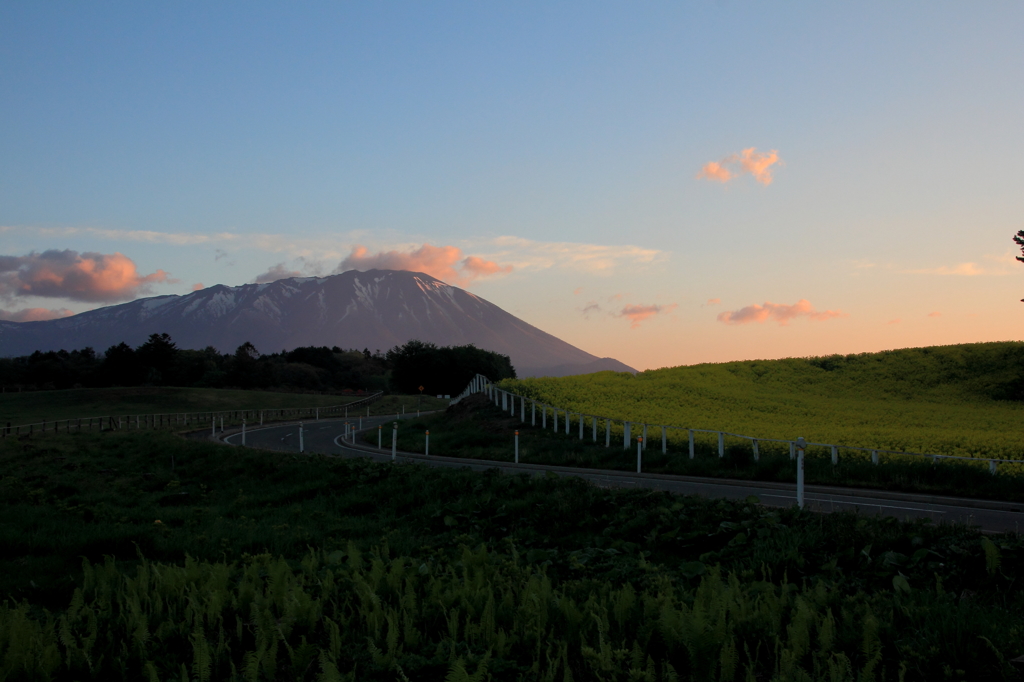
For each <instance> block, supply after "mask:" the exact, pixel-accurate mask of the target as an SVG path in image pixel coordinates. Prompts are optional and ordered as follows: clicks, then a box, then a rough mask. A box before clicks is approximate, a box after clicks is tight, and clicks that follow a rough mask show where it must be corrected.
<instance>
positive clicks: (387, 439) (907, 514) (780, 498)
mask: <svg viewBox="0 0 1024 682" xmlns="http://www.w3.org/2000/svg"><path fill="white" fill-rule="evenodd" d="M414 416H415V415H407V416H406V418H411V417H414ZM347 421H349V422H350V424H351V427H350V428H352V429H358V428H360V426H361V427H362V428H363V430H370V431H374V430H378V426H381V427H383V428H382V429H380V430H379V431H380V432H381V433H382V438H381V441H382V444H383V445H384V450H377V449H376V448H372V447H364V446H362V445H353V444H351V443H348V442H343V441H344V436H345V433H346V427H345V422H346V420H344V419H331V420H321V421H310V422H305V423H304V424H303V427H302V437H303V445H304V450H305V452H307V453H321V454H328V455H335V456H342V457H369V458H371V459H375V460H378V461H391V449H390V446H391V433H390V431H391V428H390V424H391V423H392V422H394V421H395V417H371V418H366V417H364V418H363V419H362V422H361V424H360V421H359V419H350V420H347ZM222 440H223V441H224V442H226V443H229V444H232V445H240V444H241V440H242V434H241V433H238V432H235V433H231V434H228V435H226V436H225V437H223V438H222ZM246 445H248V446H249V447H255V448H261V449H266V450H276V451H278V452H299V425H298V423H295V424H285V425H275V426H268V427H263V428H256V429H250V430H248V432H247V433H246ZM397 459H399V460H402V461H416V462H421V463H424V464H428V465H431V466H445V467H469V468H470V469H474V470H477V471H483V470H486V469H494V468H496V469H499V470H501V471H504V472H506V473H513V474H522V473H525V474H532V475H543V474H546V473H547V472H553V473H555V474H557V475H560V476H578V477H580V478H583V479H586V480H588V481H591V482H593V483H594V484H595V485H599V486H602V487H609V488H612V487H614V488H648V489H654V490H666V491H669V492H673V493H677V494H680V495H701V496H703V497H708V498H729V499H745V498H747V497H749V496H751V495H754V496H756V497H757V498H758V500H760V502H761V504H763V505H767V506H773V507H788V506H792V505H793V504H796V485H795V484H791V483H762V482H752V481H730V480H723V479H709V478H697V477H692V476H670V475H666V474H636V473H629V472H620V471H607V470H598V469H580V468H575V467H559V466H547V465H542V464H513V463H511V462H489V461H483V460H467V459H460V458H456V457H437V456H431V457H429V458H428V457H425V456H423V455H416V454H411V453H397ZM804 499H805V504H806V506H807V507H808V508H811V509H814V510H816V511H823V512H829V511H841V510H854V511H857V512H858V513H861V514H871V515H875V514H880V515H883V516H895V517H897V518H899V519H904V520H905V519H913V518H929V519H932V520H933V521H935V522H937V523H966V524H970V525H975V526H980V527H981V528H982V529H984V530H986V531H990V532H1001V531H1014V532H1019V531H1021V530H1024V504H1014V503H1007V502H989V501H983V500H968V499H961V498H953V497H937V496H932V495H915V494H909V493H893V492H888V491H876V490H856V489H853V488H833V487H828V486H811V485H809V486H807V487H806V489H805V492H804Z"/></svg>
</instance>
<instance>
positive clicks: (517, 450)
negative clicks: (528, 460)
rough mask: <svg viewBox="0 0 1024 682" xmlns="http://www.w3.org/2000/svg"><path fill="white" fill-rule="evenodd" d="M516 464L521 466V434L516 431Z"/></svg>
mask: <svg viewBox="0 0 1024 682" xmlns="http://www.w3.org/2000/svg"><path fill="white" fill-rule="evenodd" d="M516 464H519V432H518V431H516Z"/></svg>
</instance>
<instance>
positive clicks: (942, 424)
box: [505, 342, 1024, 459]
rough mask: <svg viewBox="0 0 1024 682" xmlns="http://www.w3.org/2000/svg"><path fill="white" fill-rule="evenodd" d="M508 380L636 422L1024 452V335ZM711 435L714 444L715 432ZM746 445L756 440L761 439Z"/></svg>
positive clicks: (988, 453)
mask: <svg viewBox="0 0 1024 682" xmlns="http://www.w3.org/2000/svg"><path fill="white" fill-rule="evenodd" d="M505 385H506V387H507V388H509V389H511V390H514V391H515V392H518V393H523V394H525V395H527V396H529V397H533V398H536V399H538V400H541V401H544V402H546V403H549V404H552V405H555V406H557V407H559V408H568V409H570V410H572V411H579V412H583V413H585V414H597V415H601V416H607V417H611V418H613V419H627V420H630V421H634V422H647V423H650V424H672V425H677V426H683V427H687V428H698V429H715V430H720V431H730V432H732V433H739V434H743V435H746V436H752V437H759V438H779V439H784V440H794V439H796V438H797V437H798V436H803V437H804V438H806V439H807V440H808V441H813V442H818V443H834V444H841V445H848V446H859V447H868V448H890V449H894V450H905V451H913V452H928V453H935V454H945V455H967V456H975V457H981V458H984V457H995V458H1015V459H1021V458H1024V439H1022V438H1021V436H1020V424H1021V422H1022V420H1024V343H1019V342H1005V343H983V344H964V345H960V346H939V347H933V348H910V349H904V350H897V351H886V352H882V353H864V354H861V355H847V356H830V357H822V358H790V359H785V360H753V361H744V362H726V363H719V364H703V365H693V366H688V367H672V368H667V369H658V370H650V371H647V372H641V373H640V374H637V375H636V376H633V375H630V374H627V373H616V372H599V373H597V374H590V375H586V376H576V377H564V378H558V379H524V380H521V381H507V382H505ZM619 432H620V433H621V429H620V431H619ZM672 437H673V438H674V440H673V445H674V446H675V447H676V448H680V447H682V446H683V445H685V440H686V433H685V432H682V433H679V432H672ZM699 438H703V439H705V440H704V441H703V444H705V445H708V444H710V443H711V439H712V438H714V436H710V435H707V436H699ZM733 444H734V445H739V444H741V441H735V442H734V443H733ZM742 447H744V448H746V449H748V450H749V449H750V444H749V442H742ZM764 447H765V449H770V448H771V447H772V446H770V445H769V444H767V443H766V444H765V445H764ZM849 456H854V455H853V454H852V453H850V455H849ZM857 456H860V457H870V455H869V454H867V453H864V454H861V455H857Z"/></svg>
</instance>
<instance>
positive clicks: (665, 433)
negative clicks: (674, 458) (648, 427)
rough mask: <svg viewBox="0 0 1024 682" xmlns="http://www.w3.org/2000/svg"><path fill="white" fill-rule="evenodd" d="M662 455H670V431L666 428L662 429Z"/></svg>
mask: <svg viewBox="0 0 1024 682" xmlns="http://www.w3.org/2000/svg"><path fill="white" fill-rule="evenodd" d="M661 454H663V455H667V454H668V430H667V429H665V427H664V426H662V427H661Z"/></svg>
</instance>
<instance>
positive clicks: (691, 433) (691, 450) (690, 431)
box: [686, 429, 693, 459]
mask: <svg viewBox="0 0 1024 682" xmlns="http://www.w3.org/2000/svg"><path fill="white" fill-rule="evenodd" d="M686 430H687V432H689V434H690V459H693V429H686Z"/></svg>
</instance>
